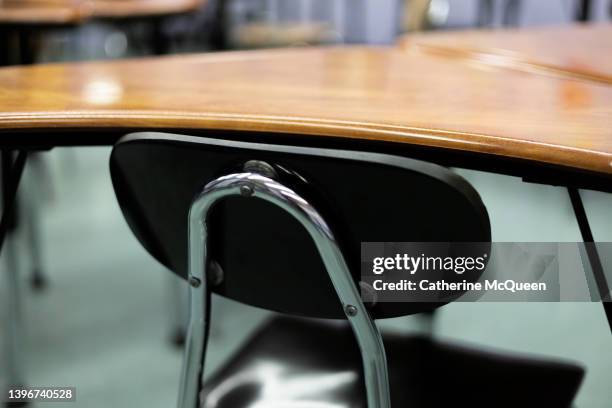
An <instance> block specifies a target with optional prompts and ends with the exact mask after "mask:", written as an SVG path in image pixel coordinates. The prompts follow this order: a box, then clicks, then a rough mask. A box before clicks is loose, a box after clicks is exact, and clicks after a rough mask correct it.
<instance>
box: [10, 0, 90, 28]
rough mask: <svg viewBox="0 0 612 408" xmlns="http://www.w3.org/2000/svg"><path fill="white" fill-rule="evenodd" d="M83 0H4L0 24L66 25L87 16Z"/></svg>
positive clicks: (77, 21) (78, 21)
mask: <svg viewBox="0 0 612 408" xmlns="http://www.w3.org/2000/svg"><path fill="white" fill-rule="evenodd" d="M89 15H90V7H89V6H88V4H87V2H85V1H80V0H79V1H64V0H4V1H3V2H2V4H1V5H0V24H2V25H68V24H78V23H80V22H82V21H84V20H85V19H86V18H88V17H89Z"/></svg>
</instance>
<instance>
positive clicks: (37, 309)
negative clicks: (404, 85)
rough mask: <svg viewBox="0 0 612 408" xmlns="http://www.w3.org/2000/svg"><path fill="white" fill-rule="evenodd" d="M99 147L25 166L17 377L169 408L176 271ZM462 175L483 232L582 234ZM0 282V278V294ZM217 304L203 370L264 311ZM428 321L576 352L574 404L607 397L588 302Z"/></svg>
mask: <svg viewBox="0 0 612 408" xmlns="http://www.w3.org/2000/svg"><path fill="white" fill-rule="evenodd" d="M109 152H110V150H109V149H108V148H82V149H79V150H68V149H56V150H54V151H52V152H51V153H48V154H47V155H48V156H49V157H48V159H47V163H48V171H49V173H50V174H52V177H51V178H50V180H51V181H52V183H51V184H50V185H46V184H45V186H43V187H42V188H41V187H40V186H38V185H37V184H39V183H37V182H40V181H41V180H40V179H37V178H36V177H33V176H35V174H33V173H31V172H30V174H28V175H27V177H26V180H25V182H26V183H27V184H25V185H24V186H25V187H30V191H35V194H37V195H39V196H41V197H44V199H45V201H46V204H45V206H44V209H43V213H42V214H43V217H44V219H43V220H42V226H43V227H44V228H43V232H44V238H45V239H44V241H45V248H44V250H45V251H44V253H45V264H46V265H47V270H48V274H49V279H50V286H49V287H48V289H47V290H46V291H44V292H42V293H33V292H32V291H31V290H30V289H29V287H28V286H27V282H26V279H27V271H28V269H29V268H28V258H27V255H26V252H25V250H24V247H23V245H21V246H20V248H21V251H22V256H21V257H20V260H21V261H22V262H21V263H22V265H21V267H22V268H21V269H22V270H21V278H22V283H23V285H22V289H23V291H22V292H23V293H22V294H23V302H24V310H23V322H24V326H25V327H24V329H25V343H24V348H25V350H26V359H27V361H26V369H27V371H26V374H27V379H28V382H29V384H31V385H40V386H42V385H58V386H63V385H74V386H76V387H77V403H76V404H74V403H69V404H60V403H54V404H52V406H53V407H57V408H60V407H63V406H66V407H75V406H78V407H89V408H95V407H105V408H107V407H133V408H136V407H172V406H174V405H175V401H176V394H177V386H178V379H179V369H180V360H181V352H180V350H178V349H176V348H174V347H173V346H172V345H171V344H170V343H169V341H168V338H169V335H170V330H171V325H172V320H173V316H172V313H171V302H170V298H171V290H172V287H173V286H172V285H173V282H172V281H171V280H172V279H173V278H170V277H169V275H168V273H167V272H166V271H164V270H163V268H162V267H161V266H160V265H159V264H157V263H156V262H155V261H153V260H152V259H151V258H150V257H149V256H148V255H147V253H145V251H144V250H143V249H142V248H141V247H140V245H139V244H138V242H137V241H136V240H135V238H134V237H133V236H132V234H131V232H130V231H129V230H128V228H127V226H126V224H125V222H124V220H123V218H122V216H121V213H120V211H119V208H118V206H117V204H116V202H115V199H114V195H113V191H112V187H111V184H110V180H109V176H108V164H107V162H108V155H109ZM462 174H464V175H465V176H466V177H467V178H468V179H469V180H470V181H471V182H472V183H473V184H474V186H475V187H476V188H477V189H478V190H479V192H480V193H481V195H482V197H483V200H484V201H485V204H486V205H487V207H488V209H489V212H490V215H491V221H492V225H493V238H494V240H496V241H570V242H571V241H580V240H581V239H580V236H579V233H578V228H577V226H576V224H575V222H574V220H573V216H572V212H571V206H570V203H569V200H568V198H567V195H566V194H565V191H564V190H562V189H559V188H553V187H544V186H538V185H533V184H525V183H522V182H521V181H520V180H518V179H515V178H510V177H502V176H492V175H487V174H483V173H476V172H462ZM585 197H586V205H587V210H588V212H589V216H590V217H591V221H592V223H593V224H594V225H593V227H594V233H595V236H596V239H597V240H600V241H612V195H607V196H606V195H604V194H595V193H590V192H588V193H587V194H585ZM3 283H4V282H3V281H2V279H0V295H2V294H3V293H4V292H3V291H4V290H5V285H3ZM1 299H2V298H0V301H1ZM0 307H2V308H4V305H3V304H2V306H0ZM214 308H215V314H216V315H217V316H221V315H222V316H223V317H224V318H223V319H216V320H215V324H214V327H213V331H212V338H211V346H210V349H209V350H210V352H209V359H208V364H209V368H211V369H214V367H217V366H218V365H219V364H220V363H221V362H222V361H223V360H224V358H226V357H227V356H228V355H229V354H231V352H232V350H234V349H235V348H236V347H237V346H238V345H239V344H240V342H241V341H242V340H243V339H244V338H245V336H247V335H248V333H249V332H250V331H251V330H253V328H255V327H257V325H258V324H259V323H260V322H261V321H262V320H263V319H265V318H266V316H267V315H266V313H265V312H262V311H260V310H256V309H253V308H248V307H246V306H243V305H239V304H236V303H232V302H229V301H223V300H221V299H216V300H215V304H214ZM0 311H1V309H0ZM3 316H4V313H0V317H3ZM381 325H382V326H383V328H384V329H388V330H418V329H420V328H421V326H422V320H419V319H417V318H405V319H393V320H389V321H385V322H382V323H381ZM0 327H2V326H0ZM434 330H435V333H436V336H440V337H444V338H452V339H457V340H461V341H466V342H472V343H476V344H479V345H482V346H485V347H500V348H505V349H509V350H516V351H523V352H528V353H537V354H542V355H548V356H559V357H564V358H569V359H571V360H575V361H578V362H581V363H582V364H583V365H585V366H586V367H587V375H586V379H585V382H584V384H583V387H582V390H581V392H580V394H579V397H578V400H577V404H576V405H577V406H578V407H602V408H603V407H610V406H611V401H612V387H610V386H611V385H612V381H611V380H610V372H612V336H611V335H610V333H609V330H608V328H607V326H606V323H605V320H604V315H603V312H602V309H601V306H600V305H598V304H589V303H564V304H556V303H549V304H545V303H530V304H518V303H512V304H508V303H477V304H468V303H461V304H459V303H457V304H452V305H449V306H447V307H445V308H443V309H442V310H441V311H440V313H439V315H438V317H437V320H436V322H435V329H434ZM2 337H3V336H2V333H0V341H1V339H2ZM0 361H3V360H0ZM1 368H2V366H1V365H0V369H1ZM1 379H2V371H0V382H1ZM46 405H48V404H46ZM41 406H42V405H41Z"/></svg>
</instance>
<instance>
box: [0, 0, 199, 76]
mask: <svg viewBox="0 0 612 408" xmlns="http://www.w3.org/2000/svg"><path fill="white" fill-rule="evenodd" d="M206 1H207V0H3V1H2V3H0V41H2V44H0V45H1V46H2V48H3V50H2V52H0V54H2V55H0V59H1V61H0V65H10V64H32V63H34V62H35V60H36V55H37V48H38V43H39V39H40V36H41V35H42V34H43V33H46V32H47V31H48V30H50V29H56V28H61V27H70V26H76V25H79V24H83V23H86V22H88V21H91V20H141V21H142V20H146V21H148V22H149V23H151V24H152V28H153V50H154V53H155V54H163V53H165V52H167V48H168V46H167V44H166V41H165V38H163V35H162V33H161V27H160V26H161V23H162V22H163V20H164V19H166V18H168V17H172V16H176V15H181V14H187V13H191V12H195V11H197V10H199V9H200V8H201V7H203V6H204V5H205V4H206Z"/></svg>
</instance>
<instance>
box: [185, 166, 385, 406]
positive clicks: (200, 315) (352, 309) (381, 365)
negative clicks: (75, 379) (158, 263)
mask: <svg viewBox="0 0 612 408" xmlns="http://www.w3.org/2000/svg"><path fill="white" fill-rule="evenodd" d="M236 195H242V196H248V197H256V198H260V199H263V200H266V201H268V202H270V203H272V204H274V205H276V206H278V207H280V208H282V209H284V210H285V211H287V212H288V213H289V214H290V215H292V216H293V217H294V218H295V219H297V220H298V221H299V222H300V224H302V226H303V227H304V228H305V229H306V230H307V231H308V233H309V234H310V236H311V237H312V239H313V241H314V243H315V245H316V247H317V250H318V251H319V254H320V255H321V258H322V260H323V263H324V265H325V268H326V269H327V273H328V274H329V277H330V279H331V281H332V284H333V286H334V289H335V290H336V293H337V294H338V298H339V300H340V303H341V304H342V307H343V308H344V310H345V312H346V314H347V317H348V320H349V322H350V324H351V327H352V329H353V333H354V334H355V337H356V338H357V343H358V344H359V348H360V350H361V356H362V360H363V369H364V376H365V385H366V392H367V400H368V407H370V408H389V407H390V406H391V402H390V396H389V379H388V373H387V360H386V356H385V349H384V346H383V342H382V337H381V335H380V332H379V331H378V328H377V327H376V325H375V323H374V320H373V319H372V318H371V317H370V314H369V313H368V311H367V309H366V307H365V306H364V304H363V302H362V300H361V296H360V293H359V290H358V288H357V286H356V285H355V282H354V281H353V278H352V276H351V273H350V272H349V269H348V267H347V265H346V262H345V261H344V257H343V256H342V252H341V251H340V248H339V247H338V244H337V243H336V240H335V238H334V236H333V234H332V231H331V230H330V228H329V226H328V225H327V223H326V222H325V220H324V219H323V218H322V217H321V215H320V214H319V213H318V212H317V211H316V210H315V209H314V208H313V207H312V206H311V205H310V204H309V203H308V202H307V201H306V200H304V199H303V198H302V197H300V196H299V195H298V194H297V193H295V192H294V191H293V190H291V189H290V188H288V187H285V186H283V185H282V184H280V183H278V182H277V181H275V180H272V179H270V178H267V177H264V176H262V175H259V174H255V173H238V174H231V175H227V176H223V177H219V178H218V179H216V180H213V181H212V182H210V183H208V184H207V185H206V187H205V188H204V190H203V191H202V193H200V195H199V196H198V197H196V199H195V200H194V202H193V204H192V206H191V209H190V211H189V280H190V283H191V290H190V303H191V315H190V322H189V330H188V333H187V343H186V349H185V361H184V363H183V364H184V366H183V374H182V378H181V388H180V395H179V404H178V407H179V408H195V407H197V404H198V394H199V390H200V385H201V381H202V372H203V367H204V352H205V349H206V341H207V330H208V327H207V320H208V319H207V316H208V314H209V310H208V301H207V296H208V293H209V291H208V288H207V281H206V268H207V266H208V261H209V260H208V259H207V257H208V254H207V248H206V242H207V228H206V217H207V215H208V212H209V210H210V209H211V207H212V206H213V205H214V204H215V203H216V202H217V201H219V200H220V199H222V198H225V197H228V196H236Z"/></svg>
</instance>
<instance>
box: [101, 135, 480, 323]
mask: <svg viewBox="0 0 612 408" xmlns="http://www.w3.org/2000/svg"><path fill="white" fill-rule="evenodd" d="M249 160H261V161H265V162H266V163H268V164H271V165H272V166H273V167H274V168H275V170H276V172H277V173H278V181H279V182H281V183H283V184H284V185H286V186H288V187H290V188H292V189H293V190H294V191H296V192H297V193H298V194H300V195H301V196H302V197H304V198H305V199H306V200H308V201H309V202H310V203H311V204H312V205H313V206H314V207H315V208H316V209H317V210H318V211H319V212H320V213H321V214H322V216H323V217H324V218H325V220H326V221H327V223H328V224H329V225H330V227H331V228H332V230H333V232H334V234H335V236H336V239H337V240H338V242H339V245H340V248H341V249H342V252H343V254H344V256H345V259H346V262H347V264H348V266H349V269H350V270H351V273H352V274H353V276H354V278H355V281H356V282H358V281H359V279H360V243H361V242H366V241H369V242H382V241H392V242H490V239H491V229H490V224H489V217H488V214H487V211H486V208H485V206H484V205H483V203H482V201H481V200H480V197H479V196H478V194H477V192H476V191H475V190H474V189H473V188H472V187H471V186H470V184H468V183H467V182H466V181H465V180H464V179H463V178H461V177H460V176H458V175H457V174H455V173H453V172H452V171H450V170H449V169H446V168H444V167H441V166H438V165H435V164H431V163H426V162H421V161H417V160H412V159H408V158H402V157H396V156H390V155H384V154H376V153H366V152H360V151H345V150H335V149H320V148H307V147H292V146H282V145H267V144H257V143H246V142H237V141H227V140H217V139H210V138H204V137H192V136H184V135H173V134H164V133H134V134H131V135H128V136H126V137H124V138H122V139H121V140H120V141H119V142H118V143H117V144H116V145H115V147H114V149H113V152H112V156H111V162H110V167H111V175H112V180H113V185H114V188H115V192H116V194H117V198H118V201H119V205H120V206H121V208H122V211H123V213H124V215H125V218H126V219H127V221H128V224H129V225H130V227H131V229H132V231H134V233H135V235H136V236H137V237H138V239H139V240H140V242H141V243H142V244H143V246H144V247H145V248H146V249H147V250H148V251H149V252H150V253H151V254H152V255H153V256H154V257H155V258H157V259H158V260H159V261H160V262H161V263H163V264H164V265H166V266H167V267H168V268H169V269H170V270H172V271H174V273H176V274H178V275H180V276H182V277H183V278H184V277H186V275H187V229H188V223H187V215H188V211H189V208H190V205H191V203H192V201H193V199H194V197H195V196H196V195H197V194H198V193H199V192H200V191H201V190H202V188H203V187H204V185H206V184H207V183H209V182H210V181H212V180H214V179H215V178H217V177H220V176H223V175H227V174H231V173H240V172H243V165H244V163H246V162H247V161H249ZM208 222H209V226H210V238H209V249H210V251H211V254H212V258H213V259H214V260H215V261H216V262H217V263H218V264H219V265H220V266H221V269H222V270H223V280H222V281H221V282H220V283H219V284H217V285H215V286H214V287H213V288H212V290H213V291H214V292H216V293H218V294H220V295H223V296H226V297H229V298H232V299H234V300H238V301H241V302H244V303H247V304H251V305H254V306H257V307H262V308H266V309H270V310H275V311H279V312H284V313H289V314H295V315H302V316H311V317H326V318H340V317H344V312H343V311H342V307H341V306H340V303H339V301H338V298H337V296H336V294H335V291H334V289H333V287H332V284H331V282H330V281H329V277H328V275H327V272H326V271H325V269H324V266H323V263H322V261H321V259H320V257H319V254H318V252H317V251H316V248H315V246H314V243H313V242H312V240H311V238H310V236H309V235H308V233H307V232H306V231H305V230H304V229H303V227H302V226H301V225H300V224H299V223H298V221H297V220H295V219H293V218H292V217H291V216H290V215H289V214H287V213H286V212H284V211H283V210H282V209H280V208H277V207H275V206H274V205H272V204H270V203H268V202H266V201H263V200H259V199H248V198H244V197H240V196H238V197H230V198H227V199H225V200H224V201H222V202H220V203H219V204H217V205H216V206H215V207H214V208H213V209H212V212H211V215H210V216H209V220H208ZM434 306H436V305H431V304H420V303H410V302H406V303H380V304H378V305H375V306H374V308H373V310H372V313H373V315H374V316H375V317H377V318H382V317H392V316H401V315H406V314H412V313H417V312H421V311H425V310H430V309H432V308H433V307H434Z"/></svg>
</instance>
